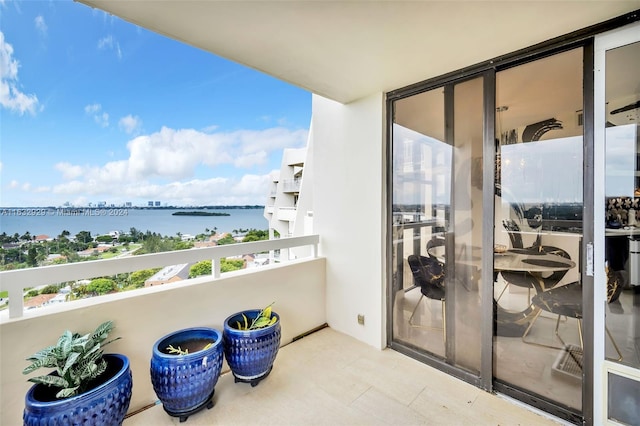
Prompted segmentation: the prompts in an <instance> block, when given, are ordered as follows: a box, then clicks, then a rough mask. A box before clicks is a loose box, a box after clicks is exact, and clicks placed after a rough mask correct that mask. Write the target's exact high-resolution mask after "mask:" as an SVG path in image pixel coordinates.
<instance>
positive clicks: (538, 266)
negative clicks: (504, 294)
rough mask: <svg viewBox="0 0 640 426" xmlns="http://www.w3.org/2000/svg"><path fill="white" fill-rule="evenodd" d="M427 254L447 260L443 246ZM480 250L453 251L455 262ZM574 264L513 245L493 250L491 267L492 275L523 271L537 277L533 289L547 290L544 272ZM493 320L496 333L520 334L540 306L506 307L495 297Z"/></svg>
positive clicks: (479, 253)
mask: <svg viewBox="0 0 640 426" xmlns="http://www.w3.org/2000/svg"><path fill="white" fill-rule="evenodd" d="M427 253H428V254H429V255H430V256H433V257H436V258H437V259H438V260H440V261H441V262H443V263H445V262H446V260H447V256H446V251H445V247H444V246H436V247H431V248H430V249H428V250H427ZM482 253H483V250H482V248H481V247H471V248H470V249H465V252H464V253H463V256H459V253H456V257H454V258H455V259H456V262H458V261H462V262H464V261H465V260H466V261H469V260H472V261H474V262H475V261H477V260H479V259H481V256H482ZM575 267H576V263H575V262H574V261H573V260H571V259H567V258H565V257H562V256H560V255H557V254H553V253H546V252H543V251H540V250H538V249H537V248H524V249H519V248H512V249H509V250H504V251H503V250H500V251H499V252H494V253H493V269H494V273H495V276H496V277H497V275H498V274H499V273H500V272H507V271H509V272H522V273H529V275H530V276H531V277H533V278H534V279H535V280H537V284H538V286H537V288H535V289H534V290H536V291H546V290H549V288H547V286H546V284H545V281H544V275H545V274H549V273H553V272H557V271H568V270H570V269H573V268H575ZM494 308H495V311H496V312H495V319H496V322H497V328H496V334H497V335H502V336H521V335H522V333H523V332H524V330H525V329H526V327H527V326H528V324H529V322H530V321H531V320H532V319H533V318H534V317H535V315H536V314H537V312H538V311H539V310H540V308H538V307H536V306H535V305H533V304H529V305H528V306H527V307H526V308H525V309H523V310H519V311H514V310H510V309H506V308H504V307H502V306H500V304H499V303H498V300H496V298H495V297H494Z"/></svg>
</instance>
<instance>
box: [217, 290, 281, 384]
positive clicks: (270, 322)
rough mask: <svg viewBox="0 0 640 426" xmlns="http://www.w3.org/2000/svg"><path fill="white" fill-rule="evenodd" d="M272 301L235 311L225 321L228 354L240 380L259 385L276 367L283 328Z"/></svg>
mask: <svg viewBox="0 0 640 426" xmlns="http://www.w3.org/2000/svg"><path fill="white" fill-rule="evenodd" d="M271 305H273V303H272V304H271ZM271 305H269V306H267V307H266V308H264V309H252V310H247V311H242V312H238V313H235V314H233V315H231V316H229V317H228V318H227V319H226V320H225V321H224V330H223V335H222V338H223V340H224V355H225V358H226V359H227V364H229V368H230V369H231V372H232V373H233V376H234V377H235V382H236V383H238V382H245V383H251V386H256V385H257V384H258V383H260V381H261V380H262V379H264V378H265V377H267V376H268V375H269V373H270V372H271V369H272V368H273V362H274V360H275V359H276V355H277V354H278V349H279V348H280V336H281V329H280V316H279V315H278V314H277V313H275V312H273V311H272V310H271Z"/></svg>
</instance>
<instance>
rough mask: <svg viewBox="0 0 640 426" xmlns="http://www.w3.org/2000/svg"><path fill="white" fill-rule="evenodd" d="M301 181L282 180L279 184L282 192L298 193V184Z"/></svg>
mask: <svg viewBox="0 0 640 426" xmlns="http://www.w3.org/2000/svg"><path fill="white" fill-rule="evenodd" d="M301 181H302V179H284V180H283V181H282V182H280V184H281V185H282V192H300V182H301Z"/></svg>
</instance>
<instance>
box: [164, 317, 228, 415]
mask: <svg viewBox="0 0 640 426" xmlns="http://www.w3.org/2000/svg"><path fill="white" fill-rule="evenodd" d="M206 343H211V346H210V347H209V348H207V349H202V347H203V346H204V345H205V344H206ZM169 345H171V346H173V347H174V348H177V347H178V346H180V347H181V348H182V349H183V350H184V349H186V348H189V347H191V348H190V349H189V354H187V355H176V354H169V353H168V351H167V349H166V348H167V347H168V346H169ZM222 360H223V353H222V334H221V333H220V331H218V330H216V329H213V328H206V327H195V328H186V329H183V330H179V331H176V332H174V333H171V334H168V335H166V336H164V337H162V338H161V339H159V340H158V341H157V342H156V343H155V344H154V345H153V355H152V357H151V383H152V384H153V390H154V391H155V393H156V395H157V396H158V399H160V401H161V402H162V406H163V407H164V410H165V411H166V412H167V413H168V414H169V415H171V416H174V417H180V421H184V420H186V419H187V417H188V416H189V415H190V414H193V413H195V412H197V411H199V410H200V409H202V408H204V407H205V406H207V408H211V407H213V400H212V398H213V393H214V388H215V385H216V383H217V382H218V377H220V370H221V368H222Z"/></svg>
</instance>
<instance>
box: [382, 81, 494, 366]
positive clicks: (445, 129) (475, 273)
mask: <svg viewBox="0 0 640 426" xmlns="http://www.w3.org/2000/svg"><path fill="white" fill-rule="evenodd" d="M393 111H394V112H393V114H394V117H395V118H394V122H393V135H392V137H393V171H392V175H393V176H392V185H393V206H392V210H393V224H392V232H393V246H392V252H393V254H392V264H393V291H392V294H391V297H392V300H393V303H392V306H393V308H392V310H393V339H394V341H396V342H399V343H401V344H403V345H405V346H406V347H409V348H413V349H415V350H417V351H420V352H424V353H427V354H430V355H431V356H433V357H435V358H437V359H440V360H442V361H443V362H444V363H446V364H449V365H451V366H453V367H455V368H458V369H460V370H462V371H465V372H468V373H469V374H471V375H473V376H476V377H478V376H479V372H480V347H481V333H480V326H481V320H480V312H481V311H480V305H481V298H480V294H481V292H480V289H481V288H482V280H481V277H480V266H481V245H482V244H481V240H482V228H481V225H482V151H483V133H482V132H483V79H482V78H474V79H471V80H467V81H464V82H460V83H457V84H451V85H447V86H443V87H436V88H434V89H431V90H427V91H425V92H422V93H419V94H416V95H414V96H410V97H406V98H404V99H401V100H398V101H397V102H395V103H394V104H393Z"/></svg>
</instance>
